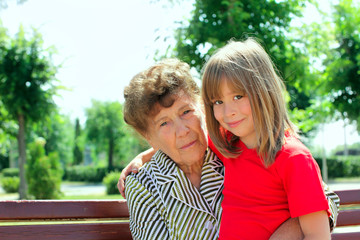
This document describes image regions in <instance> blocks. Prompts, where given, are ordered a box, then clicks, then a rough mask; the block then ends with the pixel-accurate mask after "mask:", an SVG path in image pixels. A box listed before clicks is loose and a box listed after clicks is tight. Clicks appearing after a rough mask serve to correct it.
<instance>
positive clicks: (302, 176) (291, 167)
mask: <svg viewBox="0 0 360 240" xmlns="http://www.w3.org/2000/svg"><path fill="white" fill-rule="evenodd" d="M278 160H279V161H278ZM276 161H278V162H277V164H279V168H278V169H279V174H280V176H281V178H282V180H283V184H284V188H285V191H286V193H287V196H288V203H289V210H290V214H291V217H298V216H302V215H306V214H309V213H313V212H317V211H321V210H327V212H328V215H329V216H330V211H329V205H328V202H327V199H326V196H325V193H324V189H323V186H322V178H321V174H320V168H319V166H318V164H317V163H316V161H315V160H314V158H313V157H312V156H311V154H310V152H308V151H307V150H304V149H302V148H300V149H295V150H291V151H288V152H287V151H285V153H284V154H283V155H281V154H280V156H279V159H277V160H276Z"/></svg>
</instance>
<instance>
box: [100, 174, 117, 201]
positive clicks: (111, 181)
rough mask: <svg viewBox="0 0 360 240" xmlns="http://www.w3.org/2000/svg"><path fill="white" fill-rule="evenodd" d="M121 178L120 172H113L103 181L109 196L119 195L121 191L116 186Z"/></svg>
mask: <svg viewBox="0 0 360 240" xmlns="http://www.w3.org/2000/svg"><path fill="white" fill-rule="evenodd" d="M119 177H120V172H111V173H109V174H108V175H106V177H104V179H103V183H104V185H105V186H106V193H107V194H109V195H110V194H119V190H118V188H117V186H116V184H117V182H118V180H119Z"/></svg>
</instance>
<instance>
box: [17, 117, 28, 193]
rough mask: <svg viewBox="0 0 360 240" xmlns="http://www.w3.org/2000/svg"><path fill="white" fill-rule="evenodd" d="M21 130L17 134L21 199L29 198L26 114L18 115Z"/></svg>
mask: <svg viewBox="0 0 360 240" xmlns="http://www.w3.org/2000/svg"><path fill="white" fill-rule="evenodd" d="M18 121H19V132H18V136H17V140H18V148H19V169H20V187H19V195H20V199H26V198H27V183H26V177H25V163H26V145H25V119H24V115H22V114H19V115H18Z"/></svg>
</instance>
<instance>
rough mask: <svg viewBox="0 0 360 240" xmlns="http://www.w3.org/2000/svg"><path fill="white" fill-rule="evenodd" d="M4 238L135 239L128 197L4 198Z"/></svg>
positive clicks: (0, 228) (0, 209) (0, 219)
mask: <svg viewBox="0 0 360 240" xmlns="http://www.w3.org/2000/svg"><path fill="white" fill-rule="evenodd" d="M0 239H6V240H17V239H19V240H24V239H26V240H48V239H57V240H58V239H60V240H65V239H81V240H83V239H84V240H85V239H89V240H90V239H91V240H105V239H106V240H111V239H124V240H126V239H132V237H131V233H130V230H129V212H128V208H127V205H126V201H125V200H118V201H117V200H105V201H93V200H86V201H58V200H36V201H28V200H21V201H15V200H11V201H0Z"/></svg>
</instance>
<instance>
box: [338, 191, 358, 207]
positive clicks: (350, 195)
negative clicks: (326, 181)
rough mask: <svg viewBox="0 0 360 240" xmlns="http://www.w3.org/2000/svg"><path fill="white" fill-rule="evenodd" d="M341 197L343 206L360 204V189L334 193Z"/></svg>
mask: <svg viewBox="0 0 360 240" xmlns="http://www.w3.org/2000/svg"><path fill="white" fill-rule="evenodd" d="M334 192H335V193H336V194H337V195H338V196H339V197H340V204H341V205H349V204H360V189H353V190H341V191H334Z"/></svg>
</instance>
